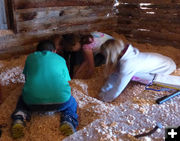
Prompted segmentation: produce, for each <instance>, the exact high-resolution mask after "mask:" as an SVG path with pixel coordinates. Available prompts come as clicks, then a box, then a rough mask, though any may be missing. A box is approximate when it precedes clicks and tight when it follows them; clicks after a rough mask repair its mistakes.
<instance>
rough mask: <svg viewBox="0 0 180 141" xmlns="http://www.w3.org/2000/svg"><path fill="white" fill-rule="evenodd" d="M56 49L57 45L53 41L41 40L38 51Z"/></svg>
mask: <svg viewBox="0 0 180 141" xmlns="http://www.w3.org/2000/svg"><path fill="white" fill-rule="evenodd" d="M55 49H56V48H55V45H54V43H53V42H52V41H50V40H44V41H41V42H39V44H38V45H37V49H36V51H44V50H49V51H54V50H55Z"/></svg>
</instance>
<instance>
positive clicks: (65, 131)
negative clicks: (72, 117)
mask: <svg viewBox="0 0 180 141" xmlns="http://www.w3.org/2000/svg"><path fill="white" fill-rule="evenodd" d="M59 130H60V131H61V133H62V134H63V135H65V136H69V135H72V134H73V133H74V130H73V129H72V127H71V126H70V125H69V124H66V123H65V124H62V125H61V126H60V128H59Z"/></svg>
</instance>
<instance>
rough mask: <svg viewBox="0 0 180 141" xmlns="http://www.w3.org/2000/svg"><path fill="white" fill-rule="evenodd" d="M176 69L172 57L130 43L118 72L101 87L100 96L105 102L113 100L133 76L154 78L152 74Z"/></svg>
mask: <svg viewBox="0 0 180 141" xmlns="http://www.w3.org/2000/svg"><path fill="white" fill-rule="evenodd" d="M175 69H176V64H175V63H174V61H173V60H172V59H171V58H169V57H166V56H163V55H161V54H157V53H145V52H144V53H141V52H139V50H138V49H137V48H134V47H133V46H132V45H129V46H128V49H127V51H126V52H125V54H124V55H123V56H122V57H121V58H120V60H119V62H118V66H117V70H116V72H114V73H112V74H111V75H110V76H109V78H108V80H107V82H106V83H105V85H104V86H103V87H102V88H101V92H100V94H99V98H100V99H101V100H102V101H105V102H111V101H113V100H114V99H115V98H117V97H118V96H119V95H120V94H121V93H122V91H123V90H124V89H125V87H126V86H127V85H128V83H129V82H130V80H131V79H132V77H133V76H137V77H141V78H143V79H149V80H152V79H153V77H154V75H152V74H158V73H162V74H170V73H172V72H173V71H174V70H175Z"/></svg>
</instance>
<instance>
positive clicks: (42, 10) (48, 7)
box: [0, 0, 117, 54]
mask: <svg viewBox="0 0 180 141" xmlns="http://www.w3.org/2000/svg"><path fill="white" fill-rule="evenodd" d="M6 2H7V3H10V4H11V6H12V13H11V14H12V17H13V18H12V19H13V20H12V21H13V27H14V31H15V34H11V35H7V36H3V37H1V36H0V54H2V53H4V52H8V53H9V52H10V51H11V52H17V51H16V50H18V49H17V48H19V50H24V49H25V48H26V49H29V45H30V44H33V43H37V42H38V41H39V40H41V39H44V38H48V37H49V36H51V35H53V34H64V33H69V32H87V31H93V30H100V31H101V30H102V31H109V30H111V31H113V30H115V27H116V26H117V18H116V14H114V12H113V5H114V0H6ZM22 46H23V47H22ZM20 52H21V51H20Z"/></svg>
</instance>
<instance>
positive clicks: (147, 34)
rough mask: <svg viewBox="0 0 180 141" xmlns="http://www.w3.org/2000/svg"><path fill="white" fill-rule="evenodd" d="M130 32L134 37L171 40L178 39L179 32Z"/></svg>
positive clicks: (179, 38) (179, 37)
mask: <svg viewBox="0 0 180 141" xmlns="http://www.w3.org/2000/svg"><path fill="white" fill-rule="evenodd" d="M131 33H132V35H133V37H135V38H151V39H156V40H166V41H171V42H179V41H180V34H175V33H165V32H155V31H139V30H133V31H132V32H131Z"/></svg>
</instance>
